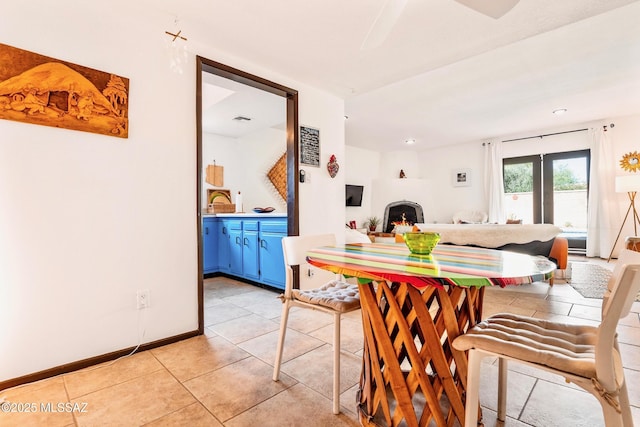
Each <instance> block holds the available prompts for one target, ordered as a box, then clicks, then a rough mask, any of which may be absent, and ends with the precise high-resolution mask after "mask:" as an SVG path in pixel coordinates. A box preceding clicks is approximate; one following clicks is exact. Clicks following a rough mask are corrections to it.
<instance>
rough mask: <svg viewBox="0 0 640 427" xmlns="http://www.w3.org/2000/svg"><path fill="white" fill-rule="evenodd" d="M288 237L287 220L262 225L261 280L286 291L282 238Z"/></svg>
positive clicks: (267, 222)
mask: <svg viewBox="0 0 640 427" xmlns="http://www.w3.org/2000/svg"><path fill="white" fill-rule="evenodd" d="M286 235H287V219H286V218H281V219H278V220H268V221H262V222H261V223H260V253H259V262H260V279H261V281H262V282H263V283H265V284H267V285H270V286H273V287H276V288H280V289H284V282H285V268H284V256H283V253H282V238H283V237H285V236H286Z"/></svg>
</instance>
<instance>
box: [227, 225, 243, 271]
mask: <svg viewBox="0 0 640 427" xmlns="http://www.w3.org/2000/svg"><path fill="white" fill-rule="evenodd" d="M229 272H230V273H231V274H235V275H237V276H242V221H230V222H229Z"/></svg>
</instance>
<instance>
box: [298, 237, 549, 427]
mask: <svg viewBox="0 0 640 427" xmlns="http://www.w3.org/2000/svg"><path fill="white" fill-rule="evenodd" d="M307 260H308V262H309V264H311V265H314V266H316V267H319V268H322V269H325V270H329V271H332V272H334V273H338V274H342V275H344V276H345V277H355V278H357V280H358V287H359V291H360V303H361V307H362V322H363V323H362V326H363V334H364V349H363V360H362V373H361V376H360V384H359V391H358V397H357V407H358V415H359V419H360V423H361V424H362V425H364V426H399V425H406V426H409V427H414V426H415V427H418V426H428V425H430V423H433V422H435V424H436V425H437V426H452V425H456V424H457V423H459V425H464V412H465V411H464V400H465V390H466V379H467V355H466V353H465V352H461V351H458V350H456V349H455V348H454V347H453V346H452V345H451V343H452V342H453V340H454V339H455V338H456V337H457V336H459V335H461V334H464V333H465V332H466V331H467V330H468V329H469V328H470V327H472V326H474V325H475V324H476V323H477V322H479V321H480V320H481V317H482V302H483V297H484V289H485V288H486V287H487V286H500V287H504V286H512V285H523V284H530V283H532V282H534V281H543V280H548V279H550V278H551V277H552V275H553V271H554V270H555V269H556V265H555V264H554V263H553V262H551V261H549V260H548V259H546V258H544V257H538V256H530V255H526V254H520V253H514V252H508V251H499V250H493V249H485V248H479V247H470V246H453V245H443V244H440V245H437V246H436V247H435V249H434V250H433V251H432V252H431V254H430V255H415V254H412V253H411V252H410V251H409V249H408V248H407V247H406V245H405V244H403V243H395V244H394V243H390V244H379V243H371V244H368V243H357V244H347V245H342V246H340V245H338V246H326V247H320V248H315V249H313V250H311V251H309V252H308V253H307ZM478 411H480V408H478ZM479 419H480V418H479Z"/></svg>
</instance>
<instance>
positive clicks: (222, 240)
mask: <svg viewBox="0 0 640 427" xmlns="http://www.w3.org/2000/svg"><path fill="white" fill-rule="evenodd" d="M216 238H217V240H218V271H219V272H222V273H228V272H229V268H230V265H229V246H230V245H231V241H230V239H229V221H228V220H224V219H221V220H219V222H218V232H217V233H216Z"/></svg>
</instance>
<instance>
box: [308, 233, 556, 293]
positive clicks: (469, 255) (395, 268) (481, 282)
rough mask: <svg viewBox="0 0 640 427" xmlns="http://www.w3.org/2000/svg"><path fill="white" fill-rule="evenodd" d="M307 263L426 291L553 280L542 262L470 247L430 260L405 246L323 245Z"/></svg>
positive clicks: (438, 252) (448, 248) (446, 249)
mask: <svg viewBox="0 0 640 427" xmlns="http://www.w3.org/2000/svg"><path fill="white" fill-rule="evenodd" d="M307 260H308V261H309V264H311V265H314V266H316V267H319V268H322V269H325V270H329V271H332V272H334V273H338V274H342V275H344V276H346V277H357V278H358V279H359V280H360V281H361V282H369V281H371V280H387V281H391V282H408V283H411V284H412V285H413V286H415V287H417V288H424V287H425V286H437V287H442V286H443V285H445V284H452V285H456V286H463V287H469V286H495V285H497V286H502V287H504V286H506V285H520V284H524V283H532V282H535V281H541V280H546V279H549V278H551V277H552V275H553V271H554V270H555V269H556V265H555V264H554V263H553V262H551V261H549V260H547V259H546V258H544V257H535V256H530V255H525V254H519V253H515V252H509V251H498V250H494V249H484V248H476V247H469V246H453V245H438V246H436V248H435V249H434V250H433V252H432V253H431V255H414V254H412V253H411V252H409V249H408V248H407V247H406V245H405V244H403V243H396V244H394V243H389V244H380V243H370V244H369V243H356V244H348V245H344V246H335V247H334V246H324V247H320V248H316V249H313V250H311V251H309V252H308V253H307Z"/></svg>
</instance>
